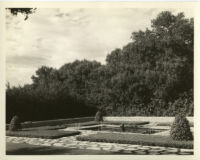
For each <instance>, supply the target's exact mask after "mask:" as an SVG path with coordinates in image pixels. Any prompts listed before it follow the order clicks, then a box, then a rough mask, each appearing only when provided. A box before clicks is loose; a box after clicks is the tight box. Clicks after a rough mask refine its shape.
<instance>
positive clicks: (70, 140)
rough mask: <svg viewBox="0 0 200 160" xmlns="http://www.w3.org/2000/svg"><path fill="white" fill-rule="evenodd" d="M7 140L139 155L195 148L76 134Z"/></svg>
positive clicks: (186, 150)
mask: <svg viewBox="0 0 200 160" xmlns="http://www.w3.org/2000/svg"><path fill="white" fill-rule="evenodd" d="M81 132H82V133H81V135H83V136H84V135H89V134H94V133H97V132H98V131H87V130H86V131H85V130H82V131H81ZM6 141H7V142H12V143H27V144H32V145H42V146H59V147H67V148H78V149H90V150H102V151H103V150H105V151H112V152H117V153H124V154H126V153H128V154H130V153H132V154H137V155H140V154H141V155H144V154H153V155H160V154H163V155H165V154H180V155H192V154H193V149H177V148H169V147H157V146H142V145H131V144H117V143H102V142H88V141H78V140H76V136H70V137H62V138H58V139H41V138H27V137H6Z"/></svg>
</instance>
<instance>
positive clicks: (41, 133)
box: [6, 130, 80, 139]
mask: <svg viewBox="0 0 200 160" xmlns="http://www.w3.org/2000/svg"><path fill="white" fill-rule="evenodd" d="M79 133H80V132H78V131H58V130H27V131H18V132H16V131H7V132H6V136H14V137H29V138H46V139H55V138H60V137H67V136H73V135H77V134H79Z"/></svg>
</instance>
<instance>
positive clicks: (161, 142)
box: [76, 133, 193, 149]
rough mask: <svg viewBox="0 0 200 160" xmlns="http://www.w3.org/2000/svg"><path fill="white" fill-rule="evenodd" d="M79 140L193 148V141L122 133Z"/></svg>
mask: <svg viewBox="0 0 200 160" xmlns="http://www.w3.org/2000/svg"><path fill="white" fill-rule="evenodd" d="M76 138H77V140H80V141H91V142H107V143H121V144H137V145H149V146H162V147H174V148H187V149H192V148H193V141H174V140H172V139H171V138H170V137H168V136H158V135H141V134H140V135H139V134H120V133H97V134H92V135H88V136H78V137H76Z"/></svg>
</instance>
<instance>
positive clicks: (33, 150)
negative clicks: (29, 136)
mask: <svg viewBox="0 0 200 160" xmlns="http://www.w3.org/2000/svg"><path fill="white" fill-rule="evenodd" d="M6 154H7V155H98V154H101V155H110V154H112V155H113V154H120V153H116V152H108V151H98V150H86V149H77V148H76V149H71V148H64V147H52V146H49V147H47V146H39V145H31V144H25V143H10V142H7V143H6Z"/></svg>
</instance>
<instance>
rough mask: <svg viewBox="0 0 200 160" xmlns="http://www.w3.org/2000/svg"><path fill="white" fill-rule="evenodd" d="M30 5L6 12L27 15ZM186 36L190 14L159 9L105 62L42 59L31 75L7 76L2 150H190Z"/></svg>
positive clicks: (189, 36)
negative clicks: (15, 79) (14, 81)
mask: <svg viewBox="0 0 200 160" xmlns="http://www.w3.org/2000/svg"><path fill="white" fill-rule="evenodd" d="M38 10H40V9H34V10H33V9H31V8H25V9H17V8H8V9H7V12H8V13H9V16H18V14H22V15H23V14H25V16H26V21H29V20H30V19H31V16H30V17H29V15H32V14H37V11H38ZM40 12H42V11H40ZM66 15H68V14H66ZM69 15H70V14H69ZM9 16H8V17H9ZM12 18H13V19H14V17H12ZM24 23H26V22H24ZM58 30H59V29H58ZM72 35H73V34H72ZM76 41H78V40H76ZM193 44H194V20H193V18H186V17H185V16H184V13H177V14H176V15H175V14H173V13H172V12H170V11H163V12H161V13H159V14H158V15H157V17H156V18H155V19H152V20H151V28H149V29H148V28H147V29H146V30H143V31H141V30H139V31H134V32H132V33H131V42H129V43H127V44H125V45H124V46H123V47H122V48H116V49H114V50H112V51H110V53H109V54H107V55H106V58H105V64H103V63H100V62H97V61H95V60H94V61H91V60H86V59H84V60H74V61H73V62H68V63H65V64H62V65H61V66H60V68H53V67H49V66H43V65H42V66H41V67H39V68H37V70H36V71H35V74H33V75H32V76H31V80H32V82H31V83H29V84H24V85H23V86H21V85H19V86H13V85H11V84H10V83H9V82H8V83H7V85H6V123H7V124H6V142H7V154H26V153H27V152H26V151H27V148H30V150H29V152H28V153H29V154H65V153H66V154H77V152H78V151H79V153H80V154H133V155H147V154H150V155H151V154H152V155H157V154H161V155H168V154H175V155H184V154H185V155H192V154H193V148H194V143H193V139H194V124H193V116H194V99H193V97H194V95H193V94H194V93H193V81H194V79H193V74H194V73H193V66H194V63H193V59H194V55H193ZM76 47H77V46H76ZM11 48H12V47H11ZM55 63H57V62H55ZM16 144H19V146H18V147H19V148H18V149H19V151H17V150H15V149H14V148H15V147H13V146H16ZM36 146H37V147H36ZM31 148H32V149H33V150H34V152H31ZM42 148H44V150H49V152H48V151H47V152H45V153H44V152H42V151H41V150H40V149H42ZM67 149H68V150H67ZM37 150H38V151H37ZM39 150H40V151H39Z"/></svg>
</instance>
